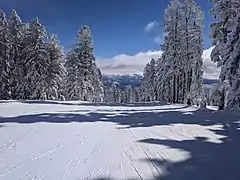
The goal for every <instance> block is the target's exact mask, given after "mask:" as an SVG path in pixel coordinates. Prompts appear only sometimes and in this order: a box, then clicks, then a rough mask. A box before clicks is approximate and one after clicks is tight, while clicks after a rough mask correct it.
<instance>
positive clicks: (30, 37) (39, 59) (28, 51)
mask: <svg viewBox="0 0 240 180" xmlns="http://www.w3.org/2000/svg"><path fill="white" fill-rule="evenodd" d="M46 38H47V33H46V30H45V27H44V26H42V25H41V24H40V23H39V21H38V18H36V19H35V20H34V21H32V22H30V23H29V27H28V29H27V35H26V37H25V39H24V43H25V44H26V45H25V47H24V49H23V51H22V52H23V53H22V58H23V59H24V66H25V68H27V70H26V71H27V72H26V76H25V78H26V82H27V83H26V84H25V88H24V89H25V93H26V92H27V93H29V95H26V96H27V97H29V98H30V99H46V98H47V97H46V92H47V87H48V79H47V74H48V66H49V64H48V63H49V61H48V52H47V48H46V46H47V44H46V43H45V42H44V40H45V39H46Z"/></svg>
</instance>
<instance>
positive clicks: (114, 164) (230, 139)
mask: <svg viewBox="0 0 240 180" xmlns="http://www.w3.org/2000/svg"><path fill="white" fill-rule="evenodd" d="M239 117H240V116H239V114H238V113H235V112H233V113H228V112H224V111H216V110H215V109H214V108H213V107H209V108H208V109H198V108H196V107H186V106H184V105H161V104H128V105H114V104H91V103H81V102H67V101H66V102H54V101H23V102H18V101H0V179H1V180H84V179H91V180H92V179H99V180H100V179H102V180H104V179H111V180H112V179H116V180H118V179H128V180H133V179H146V180H151V179H162V180H172V179H174V180H175V179H176V180H240V155H239V153H240V131H239V130H240V125H239V123H240V121H239V120H240V118H239Z"/></svg>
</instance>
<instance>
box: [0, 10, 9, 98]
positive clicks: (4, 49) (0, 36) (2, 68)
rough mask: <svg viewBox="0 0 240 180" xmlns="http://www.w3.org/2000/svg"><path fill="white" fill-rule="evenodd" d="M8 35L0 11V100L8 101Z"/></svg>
mask: <svg viewBox="0 0 240 180" xmlns="http://www.w3.org/2000/svg"><path fill="white" fill-rule="evenodd" d="M8 35H9V33H8V24H7V19H6V16H5V13H4V12H3V11H2V10H1V9H0V99H9V98H10V97H9V95H10V94H9V48H10V46H9V41H8V38H9V36H8Z"/></svg>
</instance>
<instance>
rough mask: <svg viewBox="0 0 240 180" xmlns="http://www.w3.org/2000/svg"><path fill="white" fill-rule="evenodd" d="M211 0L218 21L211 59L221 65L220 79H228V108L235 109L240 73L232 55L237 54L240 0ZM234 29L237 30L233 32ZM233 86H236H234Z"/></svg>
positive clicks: (214, 33)
mask: <svg viewBox="0 0 240 180" xmlns="http://www.w3.org/2000/svg"><path fill="white" fill-rule="evenodd" d="M211 2H212V3H213V8H212V11H211V12H212V15H213V17H214V18H215V19H216V20H217V22H214V23H213V24H212V25H211V28H212V38H213V45H215V47H214V49H213V51H212V54H211V59H212V61H213V62H217V64H218V66H219V67H221V73H220V80H221V81H222V82H224V81H226V80H227V81H228V82H229V84H230V93H229V96H228V98H229V99H228V103H227V109H235V108H239V107H238V106H239V105H237V104H239V101H238V100H236V99H238V98H236V99H235V97H237V96H238V95H236V92H237V89H238V82H237V81H238V80H237V76H235V75H236V74H237V73H238V72H237V71H238V69H239V67H238V66H237V64H234V62H233V61H232V57H233V56H234V55H235V50H236V49H235V48H234V44H235V43H234V42H238V40H237V39H236V38H234V36H235V35H236V36H235V37H237V36H238V35H237V34H238V30H237V26H239V23H238V17H239V12H240V8H239V7H240V5H239V4H240V2H239V1H238V0H211ZM233 30H234V31H235V32H233ZM234 34H235V35H234ZM235 45H236V44H235ZM236 51H238V50H236ZM235 63H236V61H235ZM234 71H235V72H237V73H235V72H234ZM233 84H234V85H233ZM233 86H235V87H234V88H233ZM233 89H234V90H233ZM223 96H225V94H223ZM221 99H222V100H223V99H225V98H224V97H222V98H221ZM234 99H235V100H234ZM224 104H226V103H225V102H221V105H220V107H221V108H222V107H224Z"/></svg>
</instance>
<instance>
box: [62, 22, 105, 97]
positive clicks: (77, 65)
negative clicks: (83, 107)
mask: <svg viewBox="0 0 240 180" xmlns="http://www.w3.org/2000/svg"><path fill="white" fill-rule="evenodd" d="M77 39H78V43H77V44H76V45H75V46H74V48H73V49H72V50H71V52H70V53H69V54H68V57H67V62H66V68H67V78H66V81H67V82H66V84H67V87H66V93H67V94H66V95H67V97H68V99H74V100H83V101H103V93H104V92H103V84H102V81H101V72H100V70H99V69H98V68H97V66H96V63H95V57H94V54H93V40H92V35H91V30H90V28H89V27H88V26H83V27H82V28H81V29H80V31H79V32H78V35H77ZM71 66H72V67H71Z"/></svg>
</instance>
